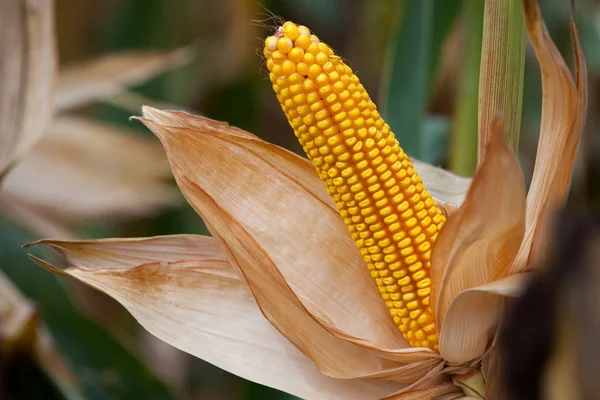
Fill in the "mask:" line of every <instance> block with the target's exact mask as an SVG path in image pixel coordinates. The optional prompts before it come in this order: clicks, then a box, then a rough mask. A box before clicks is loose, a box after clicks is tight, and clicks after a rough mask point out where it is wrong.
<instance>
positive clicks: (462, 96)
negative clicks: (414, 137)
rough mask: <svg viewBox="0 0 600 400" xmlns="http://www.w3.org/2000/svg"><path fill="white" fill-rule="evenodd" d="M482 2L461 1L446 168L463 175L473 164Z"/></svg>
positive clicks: (478, 0)
mask: <svg viewBox="0 0 600 400" xmlns="http://www.w3.org/2000/svg"><path fill="white" fill-rule="evenodd" d="M483 6H484V2H483V1H481V0H465V2H464V3H463V20H464V24H465V29H464V32H463V34H464V38H465V40H464V51H465V54H464V55H463V57H462V60H463V64H462V68H461V74H460V76H459V81H460V86H459V91H458V96H457V99H456V109H455V114H454V126H453V133H452V141H451V143H450V169H451V170H452V171H453V172H454V173H456V174H458V175H463V176H470V175H472V174H473V173H474V172H475V167H476V165H477V158H476V156H477V132H478V130H477V118H478V115H477V101H478V96H479V91H478V87H479V69H480V61H481V43H482V42H481V41H482V27H483Z"/></svg>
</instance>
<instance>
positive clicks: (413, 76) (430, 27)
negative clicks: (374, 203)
mask: <svg viewBox="0 0 600 400" xmlns="http://www.w3.org/2000/svg"><path fill="white" fill-rule="evenodd" d="M460 4H461V1H460V0H445V1H433V0H419V1H405V2H403V6H398V7H397V13H398V15H397V18H396V24H395V27H394V33H393V35H392V39H391V41H390V44H389V48H388V53H387V60H386V65H385V69H384V73H383V75H382V85H381V101H380V108H381V112H382V115H383V117H384V119H385V120H386V122H387V123H388V124H389V125H390V127H391V128H392V131H393V132H394V133H395V134H396V137H397V138H398V140H399V141H400V144H401V145H402V148H403V149H404V151H405V152H406V153H408V154H410V155H412V156H415V157H416V158H419V159H421V158H423V153H422V149H423V146H422V145H421V142H423V141H425V142H427V141H428V139H424V138H423V134H424V129H423V124H424V120H425V116H426V111H427V105H428V103H429V97H430V93H431V90H432V86H433V80H434V77H435V72H436V69H437V65H438V63H439V59H440V54H441V51H442V46H443V44H444V41H445V38H446V36H447V34H448V32H449V31H450V28H451V27H452V24H453V22H454V20H455V19H456V16H457V15H458V12H459V10H460Z"/></svg>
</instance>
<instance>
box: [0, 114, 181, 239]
mask: <svg viewBox="0 0 600 400" xmlns="http://www.w3.org/2000/svg"><path fill="white" fill-rule="evenodd" d="M170 178H171V172H170V168H169V163H168V161H167V159H166V157H165V156H164V152H163V150H162V148H161V146H160V144H159V143H158V142H156V141H154V140H151V139H150V138H146V137H143V136H141V135H139V134H135V133H132V132H131V131H128V130H125V129H123V128H120V127H117V126H114V125H112V124H107V123H101V122H97V121H93V120H89V119H83V118H79V117H68V116H62V117H57V118H55V120H54V121H53V122H52V123H51V124H50V126H49V127H48V129H47V133H46V135H45V136H44V137H43V138H42V140H41V141H40V143H39V144H38V145H37V146H35V147H34V148H33V150H32V151H31V152H30V153H29V154H28V155H27V156H25V157H24V158H23V159H22V160H21V162H20V163H18V164H17V165H16V166H15V168H13V169H12V170H11V171H10V172H9V173H8V174H7V176H6V178H5V181H4V184H3V186H2V190H1V191H0V202H1V203H2V204H3V207H2V209H1V210H2V211H0V214H3V215H5V216H7V217H9V218H13V219H17V218H18V219H19V221H18V222H19V223H22V224H24V225H26V226H28V227H29V229H30V230H32V231H33V232H35V233H36V234H38V235H41V236H48V235H53V234H57V233H61V237H70V236H73V235H74V231H73V227H75V226H76V225H78V224H81V223H82V222H85V221H89V220H93V219H96V218H100V217H106V218H108V217H110V218H115V217H118V216H136V215H137V216H139V215H144V214H148V213H151V212H153V211H155V210H156V209H158V208H160V207H164V206H168V205H172V204H177V203H180V202H181V201H182V198H181V195H180V194H179V193H178V191H177V189H176V188H175V187H174V185H172V184H171V183H169V182H168V180H169V179H170ZM70 231H71V232H70ZM63 232H64V234H66V235H67V236H63V235H62V233H63Z"/></svg>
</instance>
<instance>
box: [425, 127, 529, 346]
mask: <svg viewBox="0 0 600 400" xmlns="http://www.w3.org/2000/svg"><path fill="white" fill-rule="evenodd" d="M487 154H488V155H489V156H487V157H486V159H485V160H484V163H483V164H482V166H481V168H480V169H479V171H478V172H477V174H476V176H475V178H474V179H473V184H472V185H471V187H470V189H469V193H468V195H467V199H466V200H465V202H464V203H463V205H462V206H461V207H460V208H459V210H458V211H457V212H456V213H454V214H453V215H452V216H450V218H449V219H448V222H447V224H446V226H445V227H444V229H443V230H442V232H441V233H440V237H439V239H438V241H437V243H436V246H435V249H434V250H433V254H432V260H431V281H432V284H431V285H432V287H431V305H432V308H433V310H434V312H435V315H436V319H437V325H438V326H439V327H441V326H442V325H443V321H444V317H445V315H446V311H447V309H448V307H449V306H450V303H451V302H452V301H453V300H454V298H456V296H457V295H459V294H460V293H461V292H463V291H464V290H467V289H470V288H473V287H476V286H479V285H483V284H485V283H487V282H489V281H491V280H494V279H498V278H500V277H503V276H506V269H507V267H509V266H510V265H511V263H512V261H513V260H514V257H515V256H516V254H517V251H518V249H519V245H520V244H521V240H522V238H523V231H524V228H525V225H524V221H525V182H524V180H523V175H522V173H521V169H520V167H519V164H518V161H517V159H516V157H515V155H514V153H513V152H512V151H511V149H510V148H509V147H508V146H507V145H506V143H504V140H503V137H502V126H501V121H498V122H497V123H496V124H495V127H494V128H493V129H492V135H491V138H490V143H489V148H488V151H487ZM443 353H444V351H442V356H443Z"/></svg>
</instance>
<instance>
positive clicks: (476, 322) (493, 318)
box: [440, 153, 528, 364]
mask: <svg viewBox="0 0 600 400" xmlns="http://www.w3.org/2000/svg"><path fill="white" fill-rule="evenodd" d="M488 154H489V153H488ZM527 279H528V274H519V275H511V276H509V277H508V278H504V279H500V280H497V281H494V282H491V283H488V284H485V285H482V286H478V287H475V288H471V289H468V290H465V291H463V292H462V293H460V294H459V295H458V296H457V297H456V298H455V299H454V301H453V302H452V303H451V304H450V306H449V307H448V312H447V313H446V318H445V319H444V322H443V325H442V329H441V331H440V354H441V355H442V357H443V358H444V359H445V360H446V361H447V362H450V363H455V364H461V363H464V362H467V361H470V360H473V359H475V358H478V357H481V356H482V355H483V354H484V352H485V351H486V350H487V348H488V347H489V345H490V343H491V340H492V338H493V337H494V334H495V332H496V329H497V327H498V324H499V323H500V318H501V316H502V313H503V311H504V306H505V298H506V297H517V296H519V295H520V294H521V293H522V292H523V290H524V287H525V284H526V282H527Z"/></svg>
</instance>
